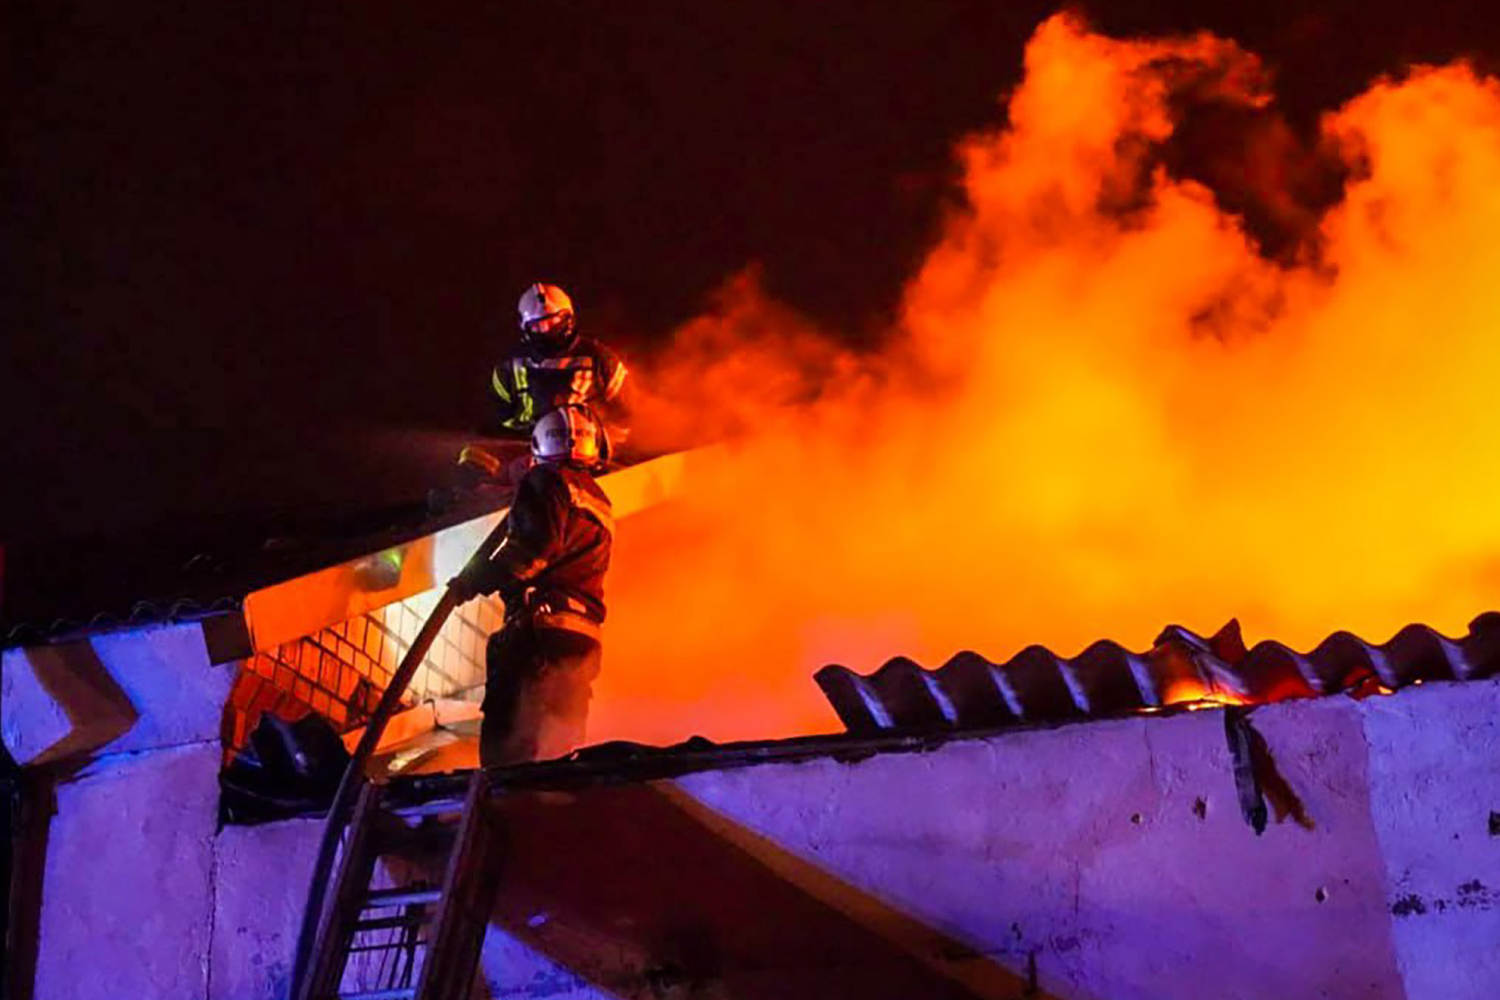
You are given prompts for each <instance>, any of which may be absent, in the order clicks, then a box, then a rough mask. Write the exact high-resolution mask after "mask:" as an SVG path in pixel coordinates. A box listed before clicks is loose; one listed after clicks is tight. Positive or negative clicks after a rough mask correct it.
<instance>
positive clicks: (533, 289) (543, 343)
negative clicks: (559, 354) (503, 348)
mask: <svg viewBox="0 0 1500 1000" xmlns="http://www.w3.org/2000/svg"><path fill="white" fill-rule="evenodd" d="M516 311H517V312H519V313H520V316H521V339H522V340H524V341H525V342H526V343H527V344H529V345H531V346H532V347H537V348H541V349H543V350H546V351H552V352H556V351H565V350H567V349H568V348H569V347H571V346H572V345H573V341H574V340H575V339H576V335H575V333H574V329H573V300H572V299H570V298H568V293H567V292H565V291H563V290H562V289H561V288H558V287H557V286H556V285H548V284H546V283H544V282H540V281H539V282H537V283H536V284H534V285H531V286H529V287H528V288H527V289H526V291H524V292H522V293H521V301H520V302H519V303H518V304H517V305H516Z"/></svg>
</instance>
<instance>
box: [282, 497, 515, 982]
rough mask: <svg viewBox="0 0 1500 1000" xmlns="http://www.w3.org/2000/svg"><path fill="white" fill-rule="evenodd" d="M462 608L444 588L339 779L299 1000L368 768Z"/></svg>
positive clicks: (316, 875) (306, 936)
mask: <svg viewBox="0 0 1500 1000" xmlns="http://www.w3.org/2000/svg"><path fill="white" fill-rule="evenodd" d="M505 527H506V524H505V518H501V519H500V523H499V524H497V525H496V526H495V528H494V529H493V530H492V531H491V532H490V533H489V535H488V537H486V538H485V540H484V542H483V543H482V544H481V545H480V546H479V548H478V549H477V550H475V552H474V555H472V556H471V557H470V558H469V562H468V565H469V566H474V565H476V564H477V563H480V562H483V561H484V560H486V559H488V558H489V557H490V555H491V554H492V553H493V552H494V551H495V548H496V547H497V546H498V545H499V544H500V542H501V540H502V539H503V538H504V537H505ZM458 605H459V599H458V595H457V594H456V593H455V590H454V587H453V584H452V582H451V581H450V582H449V584H448V586H447V587H445V588H444V590H443V594H442V596H441V597H439V598H438V602H437V606H436V607H434V608H433V609H432V613H431V614H429V615H428V616H427V621H426V622H424V623H423V624H422V629H421V631H419V632H418V633H417V635H416V638H414V639H413V640H412V643H411V646H409V647H408V648H407V650H406V655H405V656H404V657H402V659H401V663H400V665H399V666H398V667H397V668H396V672H395V674H394V675H393V676H392V677H391V682H390V684H389V685H387V686H386V689H385V693H384V694H383V695H381V698H380V704H379V705H377V706H376V707H375V712H374V714H373V715H371V716H370V720H369V722H367V723H366V724H365V731H364V733H363V735H361V736H360V738H359V744H358V745H357V746H356V747H355V748H354V753H353V755H352V756H351V757H350V758H349V765H348V766H347V767H346V768H344V775H343V777H342V778H340V779H339V786H338V791H336V792H335V793H334V796H333V802H332V803H331V804H330V805H329V807H328V822H327V825H326V826H324V828H323V839H322V841H321V842H320V843H319V844H318V857H317V860H316V861H315V862H314V863H313V871H312V881H311V883H310V884H309V885H308V889H307V906H306V907H305V908H304V909H303V911H302V927H301V930H300V931H299V932H298V934H297V954H296V959H295V960H294V962H293V965H292V989H291V991H290V993H289V996H290V997H292V998H293V1000H311V998H309V997H304V991H305V990H306V989H307V982H306V978H307V964H308V960H309V957H310V956H311V955H312V951H313V945H314V943H315V942H314V940H313V939H314V938H315V937H316V936H317V932H318V927H319V926H320V924H321V923H322V916H323V911H324V908H325V907H326V906H328V905H329V900H328V898H327V889H328V882H329V879H330V877H331V875H332V873H333V865H334V861H335V859H336V856H337V854H338V847H339V842H340V841H341V840H342V839H343V836H344V829H345V827H347V826H348V825H349V820H350V817H351V816H352V815H353V813H354V803H355V802H356V801H357V799H358V798H359V791H360V789H361V788H362V787H363V786H364V783H365V781H366V777H365V765H366V764H367V763H368V762H369V759H370V755H371V754H372V753H374V751H375V747H376V746H377V745H378V744H379V743H380V737H381V735H382V734H383V733H384V732H385V727H386V724H387V723H388V722H389V721H390V718H391V715H392V714H394V713H395V710H396V708H397V706H399V705H400V704H401V696H402V695H404V694H405V693H406V688H407V686H408V685H409V684H410V683H411V679H412V676H413V675H414V674H416V672H417V667H419V666H421V665H422V661H423V660H424V659H426V657H427V651H428V650H429V649H431V648H432V644H433V642H435V641H436V640H437V637H438V633H439V632H441V631H442V630H443V625H444V624H446V623H447V621H448V616H449V615H450V614H452V612H453V609H454V608H456V607H458Z"/></svg>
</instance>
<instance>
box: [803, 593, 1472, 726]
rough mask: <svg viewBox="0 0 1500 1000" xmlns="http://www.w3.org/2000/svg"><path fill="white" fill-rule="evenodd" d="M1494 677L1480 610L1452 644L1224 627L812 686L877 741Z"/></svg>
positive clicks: (912, 665) (915, 667)
mask: <svg viewBox="0 0 1500 1000" xmlns="http://www.w3.org/2000/svg"><path fill="white" fill-rule="evenodd" d="M1497 670H1500V612H1494V611H1489V612H1485V613H1484V614H1482V615H1480V616H1479V617H1477V618H1475V619H1474V620H1473V621H1472V622H1471V623H1470V624H1469V632H1468V634H1467V635H1466V636H1464V637H1463V638H1460V639H1450V638H1448V637H1447V636H1444V635H1441V634H1440V633H1438V632H1437V631H1435V630H1433V629H1432V628H1429V627H1427V626H1425V625H1408V626H1406V627H1405V628H1403V629H1401V630H1400V631H1399V632H1397V633H1396V634H1395V636H1393V637H1392V638H1391V639H1390V640H1389V641H1388V642H1384V643H1379V644H1376V643H1370V642H1367V641H1365V640H1364V639H1361V638H1360V637H1359V636H1357V635H1354V634H1352V633H1350V632H1335V633H1333V634H1332V635H1330V636H1329V637H1328V638H1326V639H1324V640H1323V641H1322V642H1320V643H1319V644H1318V645H1317V647H1316V648H1315V649H1313V650H1311V651H1310V652H1306V653H1301V652H1298V651H1296V650H1294V649H1292V648H1291V647H1289V646H1287V645H1285V644H1283V643H1279V642H1273V641H1265V642H1260V643H1257V644H1256V645H1255V646H1254V647H1253V648H1251V649H1248V650H1247V649H1246V648H1245V644H1244V641H1243V640H1242V638H1241V636H1240V627H1239V623H1238V622H1237V621H1233V620H1231V621H1230V622H1229V623H1228V624H1227V625H1225V626H1224V628H1222V629H1220V630H1219V631H1218V632H1217V633H1215V634H1214V635H1212V636H1208V637H1204V636H1201V635H1198V634H1197V633H1194V632H1192V631H1190V630H1188V629H1185V628H1182V627H1181V626H1177V625H1173V626H1169V627H1168V628H1166V629H1165V630H1163V631H1162V633H1161V635H1159V636H1158V637H1157V639H1156V642H1155V644H1154V645H1153V646H1152V648H1151V649H1149V650H1147V651H1145V652H1141V653H1135V652H1132V651H1130V650H1128V649H1126V648H1125V647H1123V646H1121V645H1119V644H1118V643H1115V642H1111V641H1108V640H1101V641H1099V642H1096V643H1094V644H1093V645H1091V646H1089V647H1088V648H1087V649H1085V650H1084V651H1083V652H1082V653H1080V654H1078V655H1077V656H1075V657H1071V658H1068V657H1063V656H1059V655H1057V654H1056V653H1053V652H1052V651H1051V650H1048V649H1045V648H1044V647H1042V646H1028V647H1027V648H1025V649H1023V650H1021V651H1020V652H1019V653H1017V654H1016V655H1015V656H1013V657H1011V658H1010V659H1009V660H1007V661H1005V662H1004V663H994V662H991V661H990V660H987V659H985V658H984V657H983V656H980V655H979V654H978V653H973V652H967V651H966V652H962V653H959V654H957V655H956V656H954V657H952V658H951V659H950V660H948V662H947V663H944V664H943V665H942V666H940V667H937V668H934V669H927V668H924V667H922V666H921V665H920V664H918V663H916V662H914V661H912V660H909V659H907V658H905V657H896V658H895V659H892V660H888V661H887V662H886V663H885V664H884V665H882V666H881V667H880V668H879V669H878V670H875V671H874V672H872V673H869V674H859V673H856V672H854V671H852V670H850V669H849V668H847V667H843V666H838V665H830V666H827V667H824V668H823V669H822V670H820V671H818V673H817V675H816V679H817V682H818V686H819V687H820V688H822V689H823V693H824V695H826V696H827V698H828V701H829V702H830V704H832V706H833V708H834V711H836V712H837V713H838V716H839V718H840V719H841V720H842V721H843V723H844V725H845V726H846V727H847V728H848V730H849V731H850V732H851V733H877V732H922V731H929V730H934V729H979V728H990V727H995V726H1004V725H1009V724H1013V723H1019V722H1055V721H1065V720H1068V719H1073V718H1081V717H1094V716H1109V715H1124V714H1129V713H1131V712H1138V711H1143V710H1151V709H1159V708H1163V707H1166V706H1167V705H1170V704H1175V703H1180V702H1185V701H1193V700H1216V701H1223V702H1233V703H1249V704H1259V703H1264V702H1271V701H1281V700H1283V699H1286V698H1309V697H1315V696H1318V695H1325V694H1333V693H1336V692H1339V691H1353V690H1360V689H1365V688H1368V689H1375V688H1376V687H1377V686H1380V687H1385V688H1390V689H1395V688H1400V687H1404V686H1405V685H1408V684H1412V683H1415V682H1419V681H1423V680H1471V679H1477V678H1483V677H1489V676H1492V675H1494V674H1495V673H1496V672H1497Z"/></svg>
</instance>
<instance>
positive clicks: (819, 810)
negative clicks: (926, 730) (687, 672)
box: [7, 642, 1500, 1000]
mask: <svg viewBox="0 0 1500 1000" xmlns="http://www.w3.org/2000/svg"><path fill="white" fill-rule="evenodd" d="M157 646H158V648H159V646H160V643H159V642H158V644H157ZM7 666H9V661H7ZM178 694H179V702H180V701H181V692H179V693H178ZM137 700H138V701H139V700H141V699H139V698H137ZM187 701H188V703H191V702H192V699H187ZM138 710H139V711H140V712H141V714H142V715H145V714H147V711H146V710H145V709H143V708H142V709H138ZM1251 721H1252V724H1253V726H1254V727H1255V729H1256V730H1257V731H1258V732H1259V733H1260V734H1261V736H1262V737H1263V738H1264V741H1265V744H1266V747H1267V748H1268V750H1269V753H1270V758H1271V760H1272V762H1273V763H1274V769H1275V772H1276V774H1277V775H1279V777H1280V779H1281V781H1282V782H1283V784H1284V790H1283V792H1282V793H1281V794H1279V795H1274V796H1272V797H1271V798H1272V803H1273V818H1272V821H1271V823H1270V825H1269V827H1268V828H1267V829H1266V831H1265V833H1264V834H1263V835H1260V836H1257V835H1256V834H1255V833H1254V831H1253V830H1252V829H1251V828H1250V827H1249V825H1247V824H1246V822H1245V821H1244V819H1243V818H1242V817H1241V815H1240V811H1239V807H1238V805H1237V802H1236V796H1235V789H1234V779H1233V775H1232V767H1231V761H1230V757H1229V753H1228V751H1227V749H1226V742H1225V737H1224V723H1223V716H1222V713H1220V712H1217V711H1207V712H1199V713H1191V714H1187V715H1181V716H1173V717H1159V716H1158V717H1142V718H1137V719H1130V720H1124V721H1108V722H1095V723H1084V724H1078V725H1072V726H1066V727H1062V728H1059V729H1054V730H1048V731H1034V732H1016V733H1011V734H1007V735H1003V736H997V737H993V738H989V739H982V740H966V741H958V742H953V743H950V744H947V745H945V746H943V747H941V748H939V749H937V750H934V751H931V752H928V753H921V754H887V755H878V756H874V757H869V758H866V759H864V760H861V761H858V762H848V763H845V762H839V761H836V760H832V759H826V758H824V759H818V760H813V761H809V762H804V763H798V764H780V765H763V766H759V767H755V768H746V769H740V770H730V771H720V772H707V773H702V774H697V775H692V776H689V777H686V778H682V779H679V780H678V781H675V782H663V783H658V784H656V785H649V786H647V785H640V786H617V787H613V788H600V789H593V790H588V791H585V792H580V793H577V794H572V795H533V796H522V797H517V798H516V799H514V800H511V801H509V802H508V803H507V805H506V806H505V812H504V816H503V821H504V822H505V824H506V855H505V857H506V866H505V878H504V883H503V887H502V893H501V897H500V899H499V901H498V902H497V905H496V909H495V913H494V915H493V919H492V926H491V930H490V933H489V936H488V938H487V940H486V947H485V975H484V979H485V981H486V983H485V987H486V988H485V990H484V995H488V996H491V997H506V998H519V997H528V998H553V1000H585V998H595V997H599V998H603V997H641V998H647V997H650V998H670V997H747V996H757V997H759V996H763V997H777V998H793V1000H795V998H798V997H808V998H809V1000H810V998H812V997H827V996H859V997H861V998H863V1000H875V998H881V997H891V998H893V1000H894V998H898V997H900V998H908V997H912V996H922V997H1013V996H1017V995H1020V994H1021V993H1022V992H1023V990H1025V989H1026V988H1027V985H1028V980H1030V979H1032V978H1033V977H1034V978H1035V980H1036V983H1037V986H1038V988H1039V992H1038V993H1037V994H1035V995H1042V996H1054V997H1066V998H1070V1000H1072V998H1077V1000H1105V998H1109V1000H1129V998H1153V1000H1154V998H1171V997H1183V998H1188V997H1192V998H1195V1000H1196V998H1202V997H1205V996H1212V997H1215V998H1235V997H1246V998H1249V997H1257V998H1258V997H1275V996H1285V997H1315V996H1326V997H1371V998H1386V997H1420V998H1429V997H1430V998H1441V1000H1466V998H1475V1000H1477V998H1481V997H1483V998H1489V997H1493V996H1497V995H1500V957H1497V954H1496V953H1497V951H1500V949H1496V948H1495V947H1494V946H1493V942H1495V941H1496V940H1500V753H1497V751H1500V682H1493V681H1492V682H1474V683H1468V684H1427V685H1423V686H1421V687H1418V688H1412V689H1408V690H1406V691H1403V692H1401V693H1400V694H1397V695H1394V696H1390V697H1383V698H1373V699H1369V700H1366V701H1360V702H1356V701H1352V700H1349V699H1345V698H1327V699H1321V700H1317V701H1309V702H1298V703H1285V704H1281V705H1276V706H1269V707H1265V708H1261V709H1258V710H1256V711H1255V712H1254V713H1253V714H1252V716H1251ZM184 732H188V733H189V735H191V734H192V732H194V731H193V730H191V727H189V729H188V730H183V729H177V730H174V731H173V732H172V733H170V734H168V735H166V736H164V737H162V740H161V743H160V745H158V746H155V747H145V748H142V747H136V748H135V749H133V750H131V751H129V752H125V753H105V754H104V755H103V756H100V757H97V758H95V759H94V760H93V761H92V762H91V763H89V764H88V765H87V766H86V767H83V768H82V769H78V770H76V771H75V773H73V774H71V775H69V776H68V778H67V780H66V781H63V782H62V783H60V784H58V785H57V787H56V803H57V813H56V816H55V817H54V818H53V819H52V821H51V823H50V836H49V838H48V842H47V844H46V849H47V856H46V862H45V880H44V881H45V893H44V906H43V907H42V911H41V916H40V921H39V927H40V945H39V950H38V955H37V961H36V963H35V964H36V975H35V987H36V989H35V996H36V997H38V998H42V1000H53V998H59V1000H60V998H79V1000H92V998H96V997H97V998H103V997H118V996H126V995H128V996H132V997H138V998H151V997H163V998H167V997H170V998H174V1000H175V998H185V997H189V998H197V997H205V998H211V1000H230V998H234V1000H262V998H263V1000H271V998H277V997H281V996H283V995H284V991H285V984H286V978H287V970H288V967H289V965H290V957H291V949H292V944H293V940H294V937H295V932H296V926H297V921H298V920H299V918H300V915H301V913H300V910H301V906H302V899H303V893H304V892H305V890H306V879H307V873H308V868H309V866H310V863H311V858H312V854H313V850H314V848H315V844H316V839H317V835H318V832H319V827H318V824H317V823H315V822H309V821H297V822H290V823H282V824H275V825H272V826H266V827H254V828H237V829H227V830H224V831H222V832H218V833H216V832H215V831H214V817H215V798H216V789H215V787H214V784H213V776H214V774H215V773H216V769H217V745H216V743H215V742H214V741H213V740H211V739H201V740H193V739H183V734H184Z"/></svg>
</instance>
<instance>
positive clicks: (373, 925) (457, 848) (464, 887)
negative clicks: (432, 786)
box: [301, 770, 499, 1000]
mask: <svg viewBox="0 0 1500 1000" xmlns="http://www.w3.org/2000/svg"><path fill="white" fill-rule="evenodd" d="M487 790H488V785H487V782H486V780H485V773H484V771H483V770H476V771H475V772H474V773H473V774H472V775H471V776H470V777H469V780H468V784H467V787H466V790H465V792H464V795H463V798H462V799H460V798H457V797H454V796H452V795H451V794H449V795H445V796H443V797H440V798H434V799H429V800H426V801H417V802H413V803H400V804H398V803H393V802H387V801H386V798H387V792H386V790H385V789H384V788H383V787H382V786H380V785H376V784H373V783H369V784H366V785H365V786H364V787H363V789H362V790H361V792H360V797H359V801H358V803H357V805H356V806H355V810H354V816H353V819H352V821H351V822H350V824H349V827H348V831H347V834H346V840H345V843H344V850H343V852H342V855H341V857H340V859H339V864H338V870H337V872H336V873H335V875H334V881H333V884H332V886H331V892H330V893H329V894H328V900H327V903H326V905H325V906H324V908H323V912H322V914H321V917H320V920H319V924H318V930H317V936H316V938H315V942H316V943H315V945H314V947H313V952H312V956H311V959H310V961H309V965H308V975H307V979H306V988H305V989H304V990H303V992H302V994H301V995H302V996H303V997H305V998H307V1000H464V998H467V997H468V996H469V988H470V985H471V983H472V982H473V979H474V972H475V969H476V968H477V967H478V964H479V951H480V946H481V945H482V944H483V940H484V928H485V925H486V924H487V923H488V920H489V915H490V907H491V906H492V905H493V903H494V898H495V892H496V888H497V885H498V881H499V863H498V861H499V850H498V849H497V848H498V845H497V843H496V837H495V833H496V830H495V826H496V824H495V820H494V818H493V816H492V812H491V809H490V806H489V802H488V799H489V797H488V795H487V794H486V793H487ZM413 853H416V854H419V855H427V856H429V857H430V856H432V855H433V854H434V853H435V854H436V855H438V856H441V855H443V854H446V859H445V861H444V863H443V877H442V883H441V884H440V885H432V884H430V883H429V882H425V881H414V882H412V883H410V884H407V885H401V886H392V887H385V888H378V889H377V888H372V887H371V881H372V879H373V876H374V874H375V862H376V861H377V860H378V859H379V858H380V857H382V856H391V857H406V856H410V855H412V854H413ZM346 983H347V984H349V985H346Z"/></svg>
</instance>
